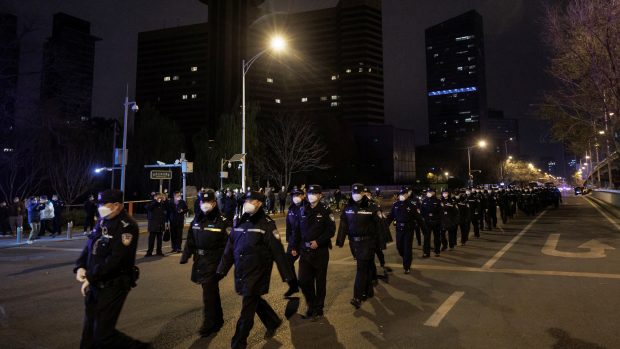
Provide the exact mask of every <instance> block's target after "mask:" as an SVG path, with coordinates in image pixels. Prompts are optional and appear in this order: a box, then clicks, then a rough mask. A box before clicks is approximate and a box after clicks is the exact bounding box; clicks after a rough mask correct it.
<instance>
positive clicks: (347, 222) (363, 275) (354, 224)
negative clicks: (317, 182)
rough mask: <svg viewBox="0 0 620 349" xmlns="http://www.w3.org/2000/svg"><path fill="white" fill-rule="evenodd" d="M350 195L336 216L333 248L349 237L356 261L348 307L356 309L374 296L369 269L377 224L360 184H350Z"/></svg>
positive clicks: (371, 206) (378, 226)
mask: <svg viewBox="0 0 620 349" xmlns="http://www.w3.org/2000/svg"><path fill="white" fill-rule="evenodd" d="M351 193H352V195H351V199H350V200H349V202H348V203H347V205H346V206H345V207H344V209H343V210H342V214H341V215H340V226H339V227H338V237H337V239H336V245H337V246H338V247H343V246H344V240H345V238H346V237H347V236H348V237H349V246H350V248H351V253H352V254H353V257H354V258H355V260H356V261H357V272H356V274H355V286H354V289H353V299H351V305H353V306H354V307H355V308H356V309H359V307H360V306H361V305H362V301H365V300H366V299H367V298H370V297H372V296H373V295H374V290H373V288H372V270H373V267H374V258H375V250H376V248H377V241H378V239H379V229H380V224H381V223H380V221H379V220H380V217H379V213H378V211H379V210H378V208H377V206H376V205H375V204H373V203H372V202H370V201H369V200H368V198H367V197H366V196H364V195H363V194H364V185H363V184H359V183H356V184H353V186H352V188H351Z"/></svg>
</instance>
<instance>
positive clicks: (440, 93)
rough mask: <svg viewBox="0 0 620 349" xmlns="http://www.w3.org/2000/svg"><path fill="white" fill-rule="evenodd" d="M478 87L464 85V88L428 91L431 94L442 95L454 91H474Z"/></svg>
mask: <svg viewBox="0 0 620 349" xmlns="http://www.w3.org/2000/svg"><path fill="white" fill-rule="evenodd" d="M477 90H478V89H477V88H476V87H475V86H472V87H464V88H455V89H451V90H440V91H431V92H429V93H428V95H429V96H441V95H449V94H453V93H463V92H474V91H477Z"/></svg>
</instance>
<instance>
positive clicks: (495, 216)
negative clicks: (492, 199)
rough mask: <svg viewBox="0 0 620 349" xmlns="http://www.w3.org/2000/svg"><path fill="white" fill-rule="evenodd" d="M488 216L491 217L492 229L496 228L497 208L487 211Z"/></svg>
mask: <svg viewBox="0 0 620 349" xmlns="http://www.w3.org/2000/svg"><path fill="white" fill-rule="evenodd" d="M489 214H490V215H491V223H493V228H497V206H493V208H491V209H490V210H489Z"/></svg>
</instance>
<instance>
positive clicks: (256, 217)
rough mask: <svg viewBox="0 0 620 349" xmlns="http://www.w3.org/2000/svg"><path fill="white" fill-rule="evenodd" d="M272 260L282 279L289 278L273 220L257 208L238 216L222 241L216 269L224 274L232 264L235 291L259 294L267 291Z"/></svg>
mask: <svg viewBox="0 0 620 349" xmlns="http://www.w3.org/2000/svg"><path fill="white" fill-rule="evenodd" d="M274 262H275V263H276V266H277V267H278V270H279V272H280V276H281V277H282V280H283V281H290V280H292V279H293V277H294V276H293V275H292V270H291V268H290V265H289V263H290V262H289V260H288V258H287V256H286V254H285V253H284V247H283V246H282V243H281V242H280V235H279V234H278V230H277V229H276V223H275V222H274V221H273V219H271V218H270V217H269V216H267V215H266V214H265V212H264V210H262V209H259V210H258V211H257V212H256V213H255V214H253V215H249V214H247V213H246V214H244V215H243V216H241V219H240V220H239V224H238V225H237V226H236V227H235V228H234V229H233V231H232V232H231V234H230V237H229V239H228V242H227V243H226V248H225V249H224V255H223V256H222V261H221V262H220V265H219V266H218V268H217V272H218V273H220V274H227V273H228V271H229V270H230V268H231V267H232V266H233V264H234V265H235V291H236V292H237V293H238V294H240V295H243V296H250V295H263V294H267V293H268V292H269V283H270V281H271V270H272V268H273V263H274Z"/></svg>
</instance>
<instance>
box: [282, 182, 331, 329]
mask: <svg viewBox="0 0 620 349" xmlns="http://www.w3.org/2000/svg"><path fill="white" fill-rule="evenodd" d="M322 197H323V190H322V188H321V186H320V185H316V184H313V185H310V186H309V187H308V200H307V202H306V203H304V204H303V205H302V206H301V207H300V209H299V229H297V230H296V231H295V234H293V236H292V241H291V242H290V245H292V246H293V247H292V250H291V254H292V255H293V256H297V255H298V254H299V255H300V257H299V286H300V287H301V291H302V292H303V294H304V297H305V298H306V304H307V305H308V309H307V310H306V313H305V314H304V316H303V317H304V318H307V319H309V318H312V319H314V320H316V319H317V318H318V317H321V316H323V307H324V305H325V294H326V287H327V264H328V262H329V249H330V248H331V247H332V241H331V238H332V237H334V234H335V233H336V222H335V219H334V215H333V214H332V212H331V210H330V209H329V208H327V207H326V206H325V205H324V204H323V203H321V198H322Z"/></svg>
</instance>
